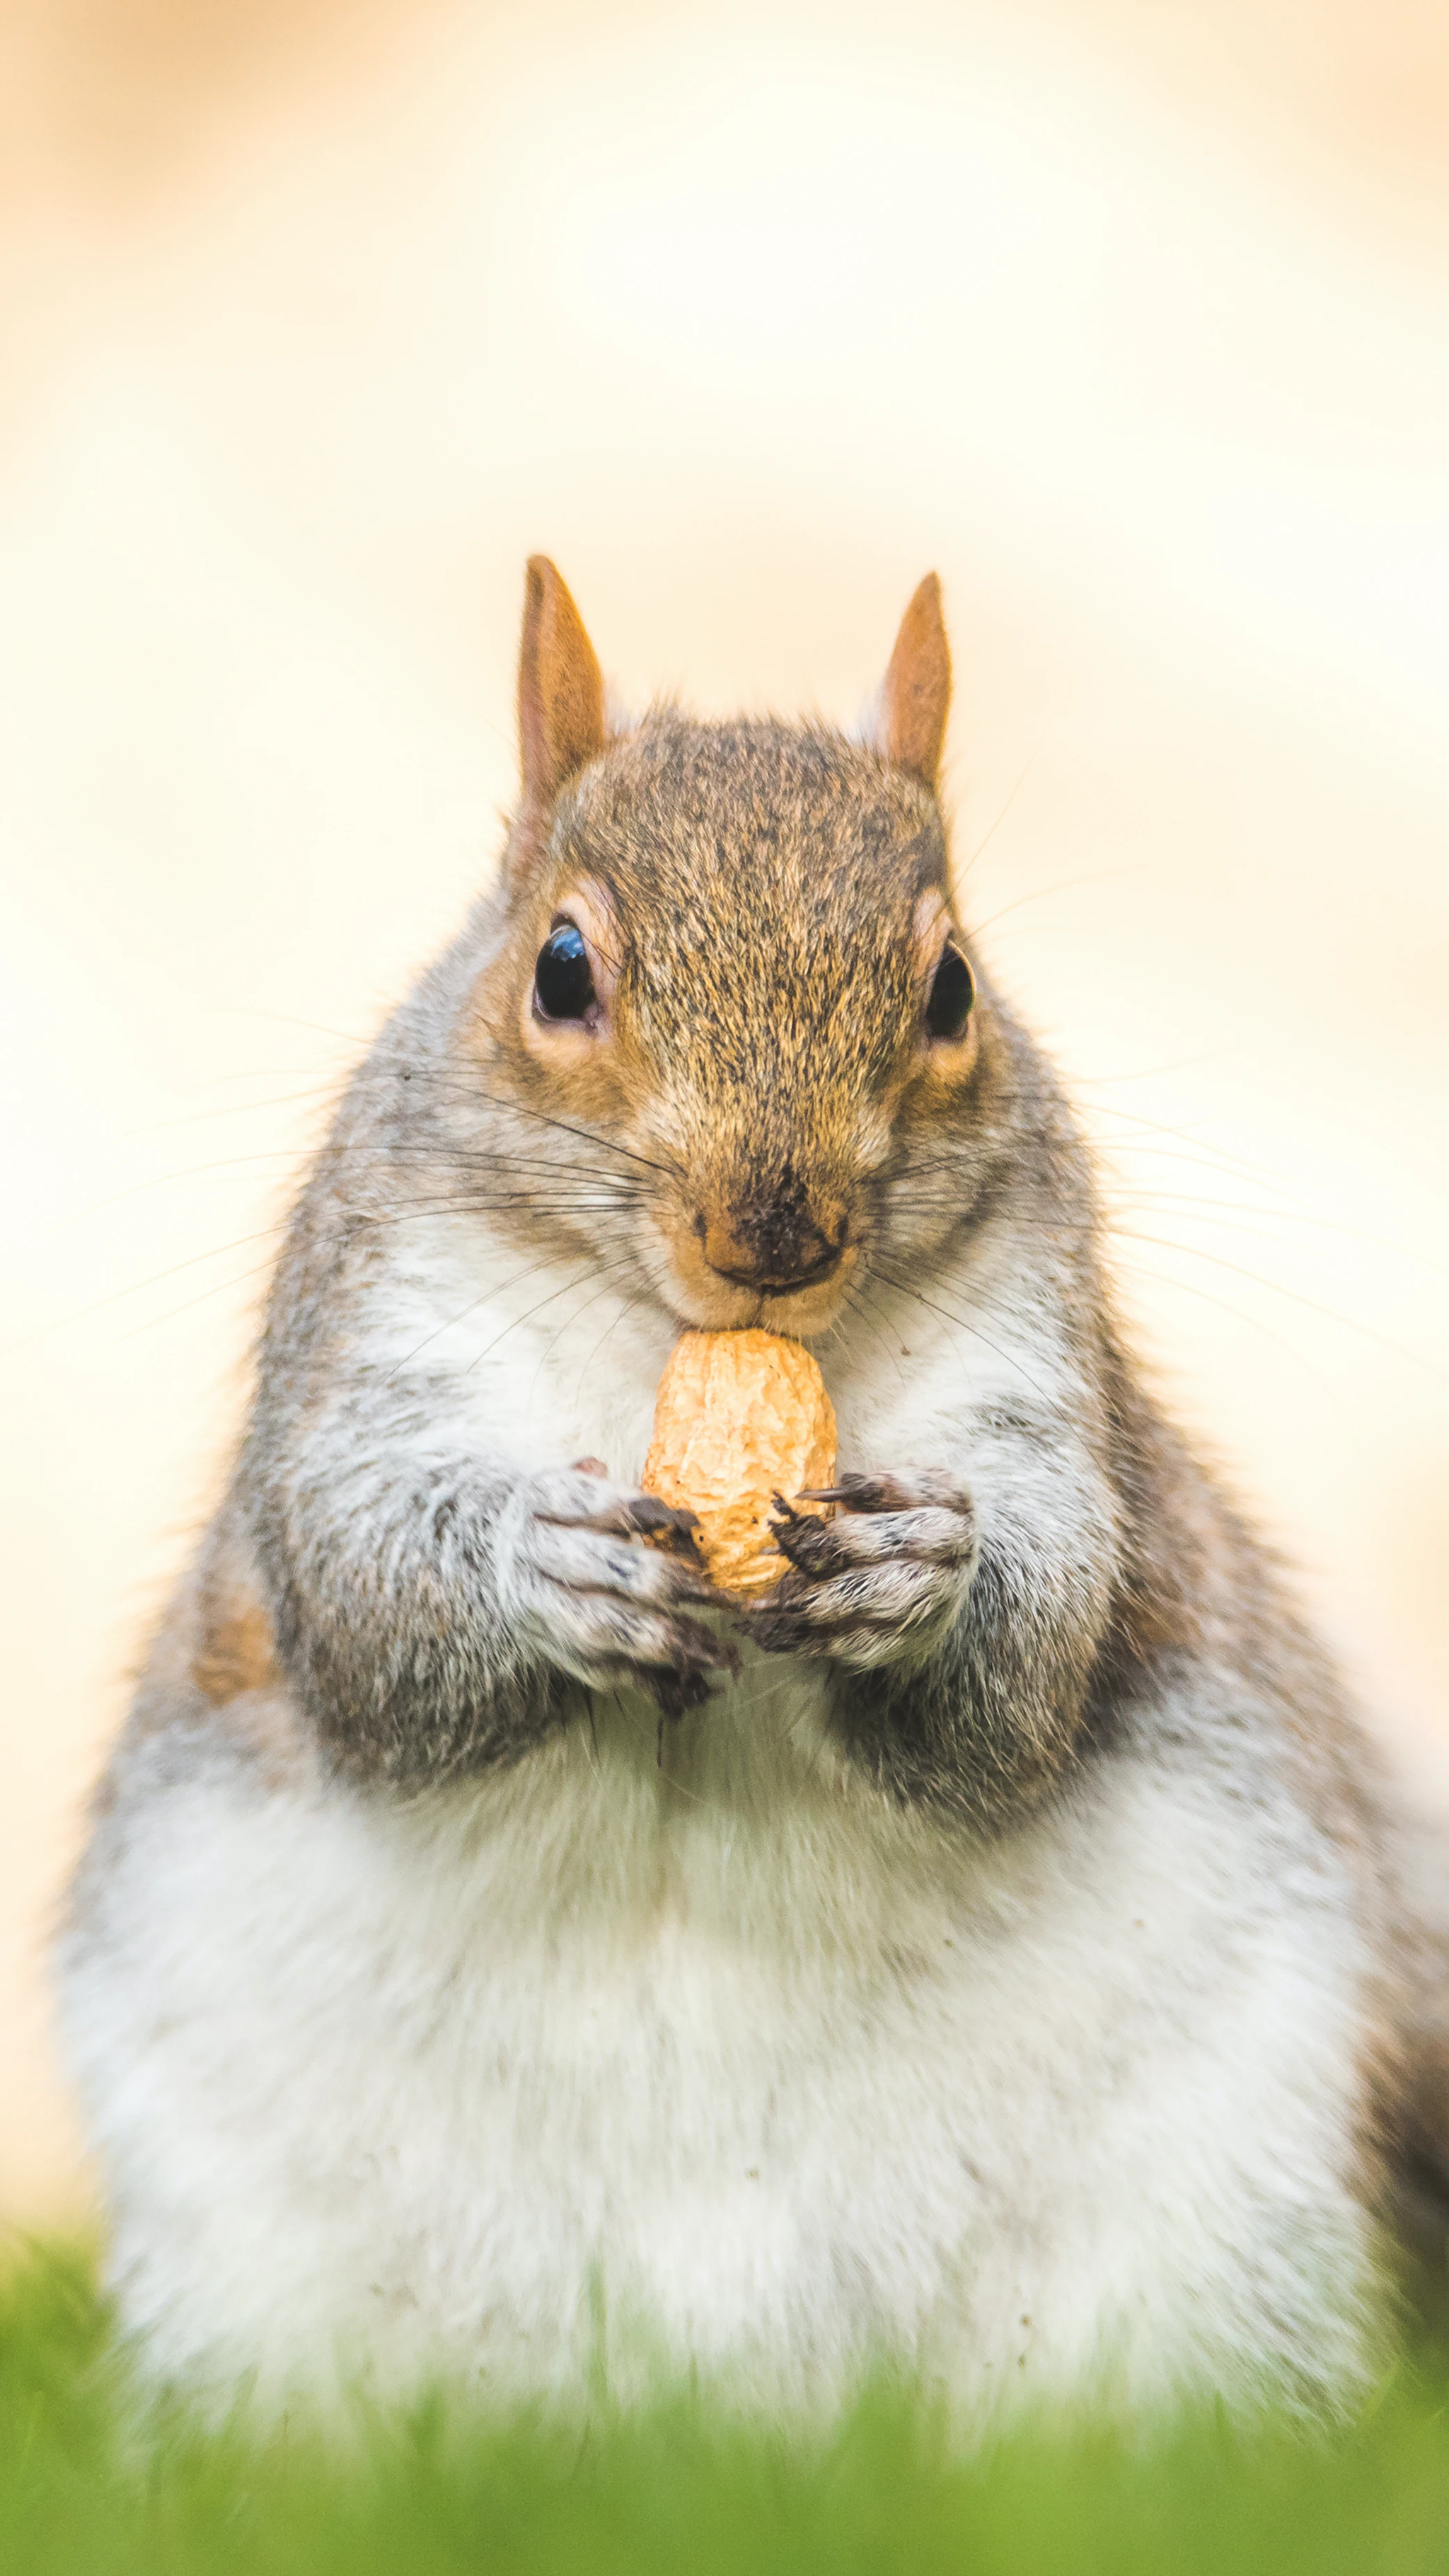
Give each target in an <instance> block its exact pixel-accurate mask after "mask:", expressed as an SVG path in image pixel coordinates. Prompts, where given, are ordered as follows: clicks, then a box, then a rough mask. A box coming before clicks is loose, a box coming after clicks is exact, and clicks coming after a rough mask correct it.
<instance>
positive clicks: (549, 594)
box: [518, 555, 608, 812]
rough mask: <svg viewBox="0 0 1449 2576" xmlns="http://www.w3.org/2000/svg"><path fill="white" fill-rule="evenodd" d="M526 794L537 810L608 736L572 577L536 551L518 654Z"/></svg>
mask: <svg viewBox="0 0 1449 2576" xmlns="http://www.w3.org/2000/svg"><path fill="white" fill-rule="evenodd" d="M518 736H519V748H520V754H521V758H522V763H523V801H524V806H525V808H526V809H532V810H534V811H535V812H536V811H538V810H539V809H541V808H543V807H546V806H549V805H551V804H552V803H553V800H554V798H555V796H556V795H557V794H558V791H559V789H560V788H561V787H562V786H563V784H564V781H565V780H566V779H568V778H572V776H573V774H574V771H575V770H576V769H582V768H583V766H584V763H585V761H588V760H592V759H593V758H594V756H595V754H596V753H598V752H601V751H602V750H603V748H604V744H605V742H606V740H607V739H608V728H607V726H606V724H605V721H604V682H603V676H602V674H601V672H600V670H599V665H598V661H597V658H596V656H595V653H594V648H593V646H592V644H591V643H590V642H589V639H588V636H587V634H586V633H585V631H584V621H583V619H582V618H581V617H580V615H579V612H578V610H577V609H576V608H575V606H574V603H573V601H572V599H571V598H570V596H569V591H568V585H567V583H566V582H565V581H564V580H563V578H562V576H561V574H560V573H559V571H558V569H557V567H556V566H555V565H553V564H551V563H550V562H549V559H548V557H547V555H530V556H529V558H528V571H527V575H526V577H525V587H524V595H523V643H522V646H521V648H520V651H519V656H518Z"/></svg>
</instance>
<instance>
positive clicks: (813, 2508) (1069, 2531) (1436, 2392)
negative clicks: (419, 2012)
mask: <svg viewBox="0 0 1449 2576" xmlns="http://www.w3.org/2000/svg"><path fill="white" fill-rule="evenodd" d="M0 2567H4V2568H6V2569H14V2570H15V2571H16V2576H50V2571H55V2576H61V2571H64V2576H79V2571H82V2570H84V2571H85V2576H123V2571H125V2576H130V2571H132V2570H135V2571H137V2576H140V2571H143V2570H144V2571H145V2576H181V2571H185V2572H186V2576H192V2571H198V2576H199V2571H203V2570H209V2569H219V2570H232V2569H235V2570H237V2571H241V2570H246V2571H249V2576H256V2571H267V2576H272V2571H276V2576H291V2571H293V2570H295V2571H297V2576H302V2571H304V2570H305V2571H306V2576H327V2571H329V2570H333V2569H335V2570H337V2571H339V2576H340V2571H342V2570H346V2571H347V2576H367V2571H369V2570H372V2569H377V2570H379V2571H380V2570H383V2569H387V2570H390V2571H393V2570H405V2571H406V2576H431V2571H434V2570H436V2571H439V2576H441V2571H443V2570H453V2569H457V2570H462V2569H470V2570H480V2571H483V2570H486V2571H490V2576H491V2571H495V2570H496V2571H499V2576H504V2571H507V2576H512V2571H523V2570H534V2569H537V2570H539V2571H544V2570H547V2571H548V2576H574V2571H580V2576H581V2571H584V2570H588V2571H590V2576H612V2572H613V2571H615V2570H617V2571H619V2576H624V2571H628V2576H651V2571H654V2570H658V2571H661V2576H662V2571H664V2570H670V2571H673V2570H676V2569H678V2570H684V2569H688V2570H689V2571H690V2576H716V2571H718V2576H724V2571H726V2570H729V2571H731V2576H734V2571H737V2570H744V2569H748V2570H749V2571H750V2576H773V2571H776V2570H778V2571H780V2576H785V2571H787V2570H788V2571H789V2576H803V2571H808V2570H812V2569H817V2568H818V2569H820V2570H822V2571H823V2570H827V2569H828V2570H829V2571H830V2572H831V2576H853V2572H854V2571H860V2576H866V2571H867V2570H868V2571H870V2576H889V2571H891V2570H894V2569H900V2570H902V2571H905V2570H907V2569H909V2570H910V2571H912V2576H922V2571H930V2570H933V2569H938V2568H939V2569H943V2570H944V2569H947V2568H950V2569H953V2570H956V2569H959V2570H963V2571H966V2570H969V2571H971V2572H972V2576H998V2571H1000V2576H1008V2571H1010V2576H1015V2572H1016V2571H1021V2572H1022V2576H1026V2571H1028V2570H1030V2571H1031V2576H1053V2571H1056V2570H1062V2571H1064V2576H1065V2571H1067V2570H1071V2571H1072V2576H1096V2571H1101V2576H1109V2571H1110V2576H1133V2571H1134V2570H1139V2569H1140V2570H1144V2571H1145V2570H1148V2569H1151V2570H1153V2571H1171V2576H1194V2571H1197V2570H1208V2569H1213V2570H1218V2569H1223V2570H1233V2571H1235V2576H1237V2572H1238V2571H1242V2576H1247V2571H1254V2570H1258V2569H1262V2570H1263V2571H1264V2576H1267V2571H1268V2570H1272V2571H1273V2576H1293V2571H1295V2570H1299V2569H1301V2570H1303V2571H1304V2576H1307V2571H1309V2570H1312V2571H1313V2576H1339V2571H1342V2576H1349V2571H1353V2576H1368V2571H1374V2570H1383V2571H1384V2576H1419V2571H1421V2570H1423V2571H1427V2570H1431V2569H1432V2570H1438V2569H1445V2570H1449V2369H1446V2366H1445V2364H1444V2363H1443V2361H1442V2360H1441V2361H1427V2360H1424V2359H1422V2358H1421V2359H1420V2360H1418V2361H1416V2362H1415V2363H1413V2364H1412V2365H1407V2364H1406V2365H1405V2366H1404V2367H1403V2368H1402V2369H1401V2370H1400V2371H1399V2373H1398V2374H1397V2375H1396V2376H1395V2378H1394V2379H1393V2381H1392V2382H1391V2383H1390V2384H1389V2385H1388V2386H1387V2387H1386V2388H1385V2389H1384V2390H1383V2391H1382V2392H1381V2393H1380V2395H1379V2397H1378V2398H1377V2400H1376V2401H1375V2403H1374V2404H1373V2405H1372V2406H1371V2407H1370V2408H1369V2409H1368V2410H1366V2412H1365V2414H1364V2415H1363V2416H1362V2418H1361V2419H1360V2420H1359V2421H1358V2422H1357V2423H1356V2424H1355V2425H1353V2426H1352V2427H1351V2428H1349V2429H1348V2430H1347V2431H1345V2432H1343V2433H1340V2434H1339V2435H1337V2436H1336V2437H1334V2438H1332V2439H1331V2440H1330V2439H1328V2438H1326V2437H1324V2436H1317V2437H1310V2436H1307V2435H1305V2434H1304V2433H1303V2432H1301V2431H1295V2430H1293V2429H1292V2428H1290V2427H1287V2426H1283V2425H1277V2426H1275V2425H1271V2424H1270V2425H1268V2426H1266V2427H1264V2428H1262V2429H1260V2430H1259V2431H1258V2432H1257V2433H1255V2434H1254V2435H1253V2436H1252V2438H1251V2439H1248V2438H1245V2437H1243V2436H1242V2435H1240V2434H1235V2433H1233V2432H1232V2431H1231V2430H1229V2429H1228V2427H1227V2426H1226V2425H1225V2424H1223V2423H1221V2422H1215V2421H1202V2420H1198V2421H1195V2422H1192V2423H1186V2424H1182V2425H1179V2426H1177V2427H1176V2428H1175V2429H1174V2430H1173V2431H1172V2432H1171V2433H1170V2434H1165V2435H1163V2436H1162V2438H1161V2439H1160V2440H1159V2441H1158V2442H1157V2443H1156V2444H1155V2445H1153V2446H1151V2447H1150V2448H1144V2447H1142V2446H1141V2445H1138V2446H1135V2447H1134V2446H1132V2445H1129V2444H1127V2443H1126V2442H1124V2441H1123V2440H1121V2439H1120V2438H1118V2437H1114V2436H1111V2435H1108V2434H1104V2433H1102V2432H1100V2431H1098V2432H1090V2431H1086V2430H1080V2429H1079V2430H1077V2431H1075V2432H1066V2431H1063V2432H1062V2433H1061V2434H1060V2435H1058V2436H1056V2437H1053V2438H1050V2439H1048V2438H1046V2437H1045V2436H1043V2435H1042V2434H1040V2433H1037V2434H1034V2435H1021V2434H1018V2435H1014V2436H1013V2437H1012V2438H1011V2439H1010V2440H1007V2441H1003V2442H1001V2443H999V2444H997V2445H996V2446H995V2447H994V2448H992V2449H991V2450H990V2451H989V2452H987V2453H986V2454H985V2455H983V2456H981V2457H979V2458H976V2459H974V2460H969V2461H962V2460H953V2459H951V2458H950V2457H949V2456H948V2454H947V2453H946V2452H945V2450H944V2449H943V2447H942V2445H941V2443H940V2442H939V2440H938V2439H937V2438H936V2437H935V2436H934V2435H933V2433H932V2431H931V2429H930V2427H929V2426H928V2425H927V2424H924V2423H923V2422H922V2421H921V2420H920V2418H919V2416H913V2415H912V2413H911V2412H910V2410H909V2409H908V2408H907V2407H906V2406H904V2404H903V2403H902V2402H901V2401H900V2400H899V2399H898V2398H895V2399H892V2398H889V2397H879V2398H877V2399H875V2400H873V2401H871V2402H868V2403H866V2404H863V2405H862V2406H861V2407H860V2409H859V2410H858V2412H857V2413H856V2415H855V2416H854V2417H853V2418H852V2420H851V2421H850V2422H849V2423H847V2424H846V2425H845V2426H843V2427H842V2428H841V2429H840V2431H839V2432H838V2433H837V2434H836V2435H835V2436H834V2437H833V2438H832V2439H831V2440H830V2441H829V2442H828V2443H826V2444H822V2445H820V2446H819V2447H817V2448H814V2449H812V2450H810V2451H804V2450H802V2449H800V2448H799V2447H797V2446H794V2445H792V2444H791V2443H790V2442H788V2441H786V2440H785V2439H784V2438H783V2437H778V2436H771V2435H770V2434H768V2433H762V2432H759V2431H754V2432H742V2431H740V2430H738V2429H730V2428H727V2427H725V2426H723V2425H721V2424H718V2423H712V2422H711V2421H709V2420H708V2419H707V2418H706V2417H705V2415H704V2414H703V2412H702V2410H701V2409H700V2408H698V2407H697V2406H695V2405H693V2404H691V2403H689V2402H688V2401H681V2402H680V2403H679V2404H677V2405H675V2406H672V2407H662V2408H661V2409H660V2411H659V2412H658V2413H657V2414H656V2415H655V2416H653V2417H652V2418H647V2419H643V2420H640V2419H630V2420H629V2421H627V2422H620V2423H617V2424H614V2425H603V2426H596V2427H595V2428H594V2429H593V2430H592V2431H591V2432H589V2433H588V2434H572V2435H565V2434H562V2433H560V2432H559V2431H557V2430H549V2429H547V2428H544V2427H541V2426H540V2425H538V2424H536V2423H526V2422H523V2423H520V2422H516V2421H515V2422H513V2423H510V2424H500V2423H498V2422H496V2421H492V2422H485V2421H482V2420H477V2419H474V2420H467V2419H464V2418H462V2417H460V2416H459V2414H458V2413H457V2412H456V2411H455V2410H450V2409H448V2408H446V2407H443V2406H441V2405H429V2406H421V2407H417V2408H414V2409H413V2410H411V2411H410V2412H409V2413H407V2414H406V2415H403V2416H400V2417H399V2416H394V2417H390V2418H388V2419H386V2420H380V2421H378V2422H377V2423H376V2424H374V2425H373V2426H372V2427H371V2428H370V2431H369V2433H368V2437H367V2439H366V2441H365V2442H364V2443H363V2445H362V2446H361V2447H360V2448H358V2449H354V2450H353V2451H351V2452H350V2453H349V2454H348V2455H347V2456H345V2457H344V2456H341V2455H339V2454H336V2453H334V2454H331V2455H329V2454H328V2453H327V2452H325V2451H324V2450H323V2449H322V2448H321V2446H320V2445H318V2444H315V2443H313V2442H310V2441H308V2440H307V2439H305V2438H299V2437H298V2436H297V2435H296V2434H295V2433H289V2434H288V2435H287V2436H286V2437H284V2438H283V2437H278V2438H277V2439H275V2440H273V2441H272V2442H270V2443H267V2444H261V2443H258V2442H247V2441H244V2440H243V2439H241V2438H240V2437H238V2436H236V2435H226V2436H218V2435H216V2434H207V2433H205V2432H202V2431H200V2430H198V2429H197V2428H195V2427H192V2426H188V2425H187V2424H186V2423H185V2422H184V2421H181V2420H179V2419H173V2420H171V2421H170V2422H169V2423H168V2424H167V2426H166V2427H165V2428H164V2429H163V2430H162V2431H161V2432H160V2433H158V2434H155V2435H153V2436H151V2437H149V2438H148V2439H145V2440H143V2439H141V2438H139V2437H138V2435H137V2433H136V2430H135V2427H134V2423H133V2422H128V2419H127V2413H126V2408H125V2403H124V2386H123V2383H122V2381H121V2379H120V2376H119V2373H118V2369H117V2365H116V2362H115V2359H114V2355H113V2354H112V2352H111V2350H110V2348H109V2343H108V2334H107V2325H106V2318H105V2313H104V2310H103V2307H102V2305H101V2302H100V2300H99V2299H98V2297H97V2295H96V2291H95V2287H94V2283H93V2279H92V2275H91V2272H90V2269H89V2267H88V2265H87V2264H86V2262H85V2261H84V2260H83V2259H82V2258H80V2257H79V2256H76V2255H72V2254H70V2253H66V2252H61V2253H55V2252H51V2253H45V2254H32V2255H31V2256H29V2257H28V2258H27V2259H25V2260H24V2261H22V2262H19V2263H17V2264H12V2265H11V2266H10V2267H9V2268H8V2269H7V2270H5V2271H4V2272H3V2274H0Z"/></svg>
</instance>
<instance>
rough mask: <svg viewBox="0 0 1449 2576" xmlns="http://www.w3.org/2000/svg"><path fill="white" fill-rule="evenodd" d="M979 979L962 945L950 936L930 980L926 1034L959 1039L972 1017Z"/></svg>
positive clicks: (934, 1036)
mask: <svg viewBox="0 0 1449 2576" xmlns="http://www.w3.org/2000/svg"><path fill="white" fill-rule="evenodd" d="M975 999H976V979H975V977H974V975H973V974H972V972H971V969H970V967H969V966H968V965H967V963H966V960H965V958H964V957H963V956H962V954H961V951H960V949H959V948H955V947H953V946H952V944H951V942H950V940H949V939H948V940H947V942H946V945H945V947H944V948H943V949H942V951H941V962H940V964H939V966H938V967H937V968H936V972H935V975H934V976H933V977H932V980H931V990H930V995H929V998H928V1000H927V1003H926V1033H927V1035H928V1036H929V1037H933V1038H959V1036H960V1035H961V1032H962V1030H963V1029H964V1027H965V1026H966V1023H967V1021H968V1020H969V1019H970V1017H971V1005H972V1003H973V1002H974V1001H975Z"/></svg>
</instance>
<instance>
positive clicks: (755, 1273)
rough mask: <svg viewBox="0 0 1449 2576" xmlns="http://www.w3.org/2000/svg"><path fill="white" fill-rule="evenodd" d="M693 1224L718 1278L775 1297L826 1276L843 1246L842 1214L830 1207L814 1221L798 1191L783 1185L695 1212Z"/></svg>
mask: <svg viewBox="0 0 1449 2576" xmlns="http://www.w3.org/2000/svg"><path fill="white" fill-rule="evenodd" d="M694 1230H695V1232H696V1234H697V1235H698V1236H699V1238H700V1241H701V1242H702V1243H703V1245H704V1257H705V1259H706V1261H707V1262H708V1263H709V1266H710V1268H711V1270H717V1271H718V1272H719V1274H720V1277H721V1278H722V1279H730V1280H733V1282H734V1284H735V1286H736V1287H738V1288H756V1289H759V1290H760V1291H761V1293H762V1294H763V1295H765V1296H776V1297H779V1296H784V1295H785V1294H786V1293H787V1292H788V1291H789V1290H790V1289H792V1288H812V1287H813V1286H814V1285H815V1283H816V1281H817V1280H819V1279H828V1278H829V1276H830V1273H831V1272H832V1270H834V1269H835V1268H836V1267H837V1265H838V1264H839V1261H840V1256H841V1254H842V1252H843V1251H844V1249H845V1235H846V1219H845V1216H844V1213H843V1212H841V1213H839V1214H837V1213H835V1212H834V1211H832V1212H831V1214H830V1215H829V1216H828V1217H827V1218H825V1219H824V1221H823V1222H817V1220H816V1218H815V1216H814V1215H813V1214H812V1213H811V1211H810V1210H809V1208H808V1207H806V1205H805V1204H804V1202H803V1199H802V1198H801V1197H800V1196H799V1195H797V1193H795V1192H794V1191H783V1192H781V1193H780V1194H779V1195H778V1196H775V1197H772V1198H767V1199H760V1200H755V1201H751V1202H748V1203H746V1204H744V1205H739V1204H736V1205H734V1206H731V1207H730V1208H728V1209H721V1210H718V1211H716V1212H715V1213H714V1214H711V1215H703V1214H702V1215H700V1216H697V1217H696V1218H695V1220H694Z"/></svg>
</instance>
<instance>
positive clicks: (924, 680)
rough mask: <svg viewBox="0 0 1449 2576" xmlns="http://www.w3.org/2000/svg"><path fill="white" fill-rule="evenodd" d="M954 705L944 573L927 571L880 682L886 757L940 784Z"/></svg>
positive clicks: (927, 782)
mask: <svg viewBox="0 0 1449 2576" xmlns="http://www.w3.org/2000/svg"><path fill="white" fill-rule="evenodd" d="M950 704H951V652H950V647H949V645H948V644H947V642H946V623H945V619H944V618H943V617H942V615H941V584H940V580H939V577H938V576H937V575H936V574H935V573H933V572H928V573H927V575H926V578H925V580H924V581H923V582H922V583H921V585H920V587H919V589H918V590H917V591H916V593H915V595H914V597H913V598H912V600H911V604H910V606H909V608H908V609H907V610H906V613H905V615H904V617H903V618H902V619H901V631H900V633H899V635H898V636H897V637H896V649H895V651H894V652H893V653H892V655H891V658H890V666H889V668H888V670H887V672H886V675H885V679H884V680H883V682H882V683H881V693H880V720H879V726H878V729H877V740H878V742H879V745H880V749H881V750H882V751H883V752H884V754H885V756H886V758H887V760H893V761H894V762H895V764H896V766H897V768H898V769H909V770H913V771H914V773H915V775H916V777H917V778H919V779H921V780H923V781H924V783H925V785H926V786H927V787H934V786H935V784H936V772H937V770H938V769H939V768H940V766H941V745H942V743H943V742H944V741H945V739H946V711H947V709H948V708H949V706H950Z"/></svg>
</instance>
